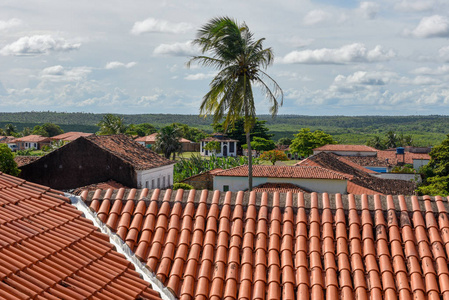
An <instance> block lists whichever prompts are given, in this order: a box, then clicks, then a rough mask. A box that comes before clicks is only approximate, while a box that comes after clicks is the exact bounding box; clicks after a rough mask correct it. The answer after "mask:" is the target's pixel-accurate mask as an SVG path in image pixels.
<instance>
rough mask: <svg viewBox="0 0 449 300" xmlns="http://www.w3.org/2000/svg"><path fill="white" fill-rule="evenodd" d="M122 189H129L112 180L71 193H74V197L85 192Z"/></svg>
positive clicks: (80, 188)
mask: <svg viewBox="0 0 449 300" xmlns="http://www.w3.org/2000/svg"><path fill="white" fill-rule="evenodd" d="M121 188H125V189H127V188H128V187H126V186H124V185H123V184H121V183H118V182H116V181H114V180H112V179H111V180H108V181H106V182H100V183H94V184H90V185H87V186H83V187H79V188H77V189H75V190H74V191H73V192H71V193H73V194H74V195H80V194H81V193H82V192H83V191H84V190H87V191H95V190H97V189H101V190H107V189H121Z"/></svg>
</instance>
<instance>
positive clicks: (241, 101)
mask: <svg viewBox="0 0 449 300" xmlns="http://www.w3.org/2000/svg"><path fill="white" fill-rule="evenodd" d="M264 40H265V39H263V38H262V39H258V40H255V39H254V38H253V34H252V32H251V31H249V28H248V26H246V24H245V23H242V24H237V22H236V21H234V20H232V19H231V18H228V17H219V18H214V19H211V20H210V21H209V22H208V23H207V24H206V25H204V26H203V27H202V28H201V29H200V30H199V31H198V34H197V38H196V39H195V40H194V41H193V44H195V45H198V46H200V48H201V52H202V54H203V55H199V56H195V57H193V58H192V59H191V60H190V61H189V62H188V63H187V65H188V66H190V65H191V64H192V63H199V64H201V65H203V66H210V67H214V68H215V69H217V70H218V74H217V75H216V76H215V78H214V79H213V80H212V82H211V83H210V91H209V92H208V93H207V94H206V95H205V96H204V97H203V101H202V103H201V107H200V114H201V115H203V116H207V115H209V114H212V115H213V120H214V123H218V122H220V121H221V120H222V119H223V118H225V121H224V125H225V129H227V127H228V126H229V125H234V122H235V121H236V120H238V119H239V118H240V117H242V116H243V119H244V128H245V134H246V142H247V145H248V183H249V190H250V191H251V189H252V156H251V153H252V152H251V139H250V132H251V129H252V128H253V126H254V123H255V121H256V107H255V105H254V95H253V89H252V87H253V85H256V86H257V87H259V88H261V89H262V91H263V92H265V97H266V98H268V100H269V101H270V103H271V108H270V112H271V114H272V115H273V117H274V116H275V115H276V114H277V111H278V107H279V106H280V105H282V101H283V93H282V89H281V88H280V86H279V85H278V84H277V82H276V81H275V80H274V79H273V78H271V77H270V76H269V75H268V74H267V73H265V72H264V71H263V70H265V69H266V68H267V67H268V66H269V65H271V64H272V63H273V60H274V56H273V52H272V51H271V48H266V49H264V48H263V45H262V44H263V41H264ZM266 81H268V84H267V83H266ZM269 84H270V85H271V88H270V85H269ZM278 99H280V102H279V101H278Z"/></svg>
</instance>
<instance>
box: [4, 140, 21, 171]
mask: <svg viewBox="0 0 449 300" xmlns="http://www.w3.org/2000/svg"><path fill="white" fill-rule="evenodd" d="M0 172H3V173H6V174H9V175H13V176H17V175H19V173H20V170H19V168H18V167H17V163H16V162H15V161H14V154H13V153H12V151H11V150H10V149H9V148H8V145H6V144H0Z"/></svg>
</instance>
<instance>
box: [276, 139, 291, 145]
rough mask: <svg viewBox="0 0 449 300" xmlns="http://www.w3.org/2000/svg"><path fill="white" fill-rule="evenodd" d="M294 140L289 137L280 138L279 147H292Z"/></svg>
mask: <svg viewBox="0 0 449 300" xmlns="http://www.w3.org/2000/svg"><path fill="white" fill-rule="evenodd" d="M292 141H293V140H292V139H291V138H288V137H283V138H280V139H279V140H278V142H277V144H278V145H284V146H290V145H291V144H292Z"/></svg>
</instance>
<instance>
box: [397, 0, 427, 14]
mask: <svg viewBox="0 0 449 300" xmlns="http://www.w3.org/2000/svg"><path fill="white" fill-rule="evenodd" d="M434 2H435V1H422V0H402V1H400V2H399V3H397V4H396V5H395V6H394V8H395V9H396V10H399V11H405V12H421V11H427V10H431V9H432V8H433V7H434V5H435V3H434Z"/></svg>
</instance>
